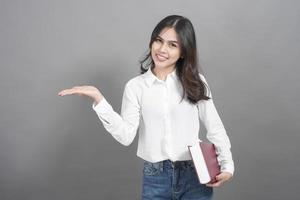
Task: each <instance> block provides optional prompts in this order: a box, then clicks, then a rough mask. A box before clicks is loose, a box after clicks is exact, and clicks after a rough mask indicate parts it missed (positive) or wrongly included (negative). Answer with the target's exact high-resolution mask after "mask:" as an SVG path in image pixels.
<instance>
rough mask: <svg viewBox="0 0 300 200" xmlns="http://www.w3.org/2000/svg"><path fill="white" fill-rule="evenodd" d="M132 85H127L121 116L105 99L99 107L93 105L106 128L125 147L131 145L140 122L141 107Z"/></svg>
mask: <svg viewBox="0 0 300 200" xmlns="http://www.w3.org/2000/svg"><path fill="white" fill-rule="evenodd" d="M130 83H131V82H128V83H127V84H126V85H125V89H124V93H123V98H122V107H121V115H119V114H118V113H117V112H115V111H114V110H113V108H112V106H111V105H110V104H109V103H108V102H107V100H106V99H105V98H104V97H103V99H102V100H101V101H100V102H99V103H98V104H97V105H96V104H95V102H93V105H92V107H93V109H94V111H95V112H96V114H97V115H98V117H99V119H100V121H101V122H102V124H103V126H104V128H105V129H106V130H107V131H108V132H109V133H110V134H111V135H112V136H113V137H114V138H115V139H116V140H117V141H118V142H120V143H121V144H123V145H125V146H128V145H130V144H131V143H132V141H133V140H134V137H135V135H136V133H137V129H138V126H139V120H140V105H139V102H138V98H137V95H136V92H135V91H134V89H133V87H132V86H131V84H130Z"/></svg>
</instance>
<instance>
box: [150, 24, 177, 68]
mask: <svg viewBox="0 0 300 200" xmlns="http://www.w3.org/2000/svg"><path fill="white" fill-rule="evenodd" d="M180 53H181V52H180V44H179V41H178V39H177V33H176V32H175V30H174V28H169V27H166V28H164V29H163V30H162V31H161V32H160V34H159V35H158V37H157V38H156V39H155V40H154V41H153V43H152V46H151V57H152V59H153V62H154V64H155V67H157V68H160V69H173V68H174V67H175V64H176V61H177V60H178V59H179V58H180Z"/></svg>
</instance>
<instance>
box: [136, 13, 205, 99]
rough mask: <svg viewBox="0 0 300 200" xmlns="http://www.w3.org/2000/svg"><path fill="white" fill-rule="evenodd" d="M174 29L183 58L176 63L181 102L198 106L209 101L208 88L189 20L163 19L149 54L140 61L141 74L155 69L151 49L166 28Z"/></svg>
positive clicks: (155, 33)
mask: <svg viewBox="0 0 300 200" xmlns="http://www.w3.org/2000/svg"><path fill="white" fill-rule="evenodd" d="M167 27H168V28H174V30H175V32H176V33H177V36H178V39H179V43H180V44H181V45H180V48H181V57H180V58H179V59H178V60H177V62H176V65H175V67H176V75H177V76H178V78H179V80H180V82H181V85H182V88H183V94H182V99H181V101H182V100H183V99H184V98H185V97H186V98H187V100H188V101H189V102H190V103H192V104H196V103H197V102H198V101H199V100H202V99H203V100H208V99H210V97H209V96H208V95H207V94H208V89H209V88H208V86H207V85H206V84H205V82H203V81H202V80H201V78H200V76H199V71H198V57H197V45H196V36H195V31H194V27H193V25H192V23H191V21H190V20H189V19H187V18H186V17H183V16H179V15H169V16H167V17H165V18H164V19H162V20H161V21H160V22H159V23H158V24H157V25H156V27H155V28H154V30H153V32H152V34H151V39H150V43H149V49H148V53H147V54H146V56H145V58H144V59H142V60H141V61H140V65H141V67H140V69H141V74H143V73H145V72H146V71H147V70H148V69H149V67H151V68H154V67H155V66H154V61H153V59H152V56H151V47H152V44H153V42H154V41H155V40H156V38H157V37H158V35H159V34H160V33H161V31H162V30H163V29H164V28H167Z"/></svg>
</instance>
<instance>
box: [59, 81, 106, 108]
mask: <svg viewBox="0 0 300 200" xmlns="http://www.w3.org/2000/svg"><path fill="white" fill-rule="evenodd" d="M73 94H75V95H79V96H87V97H90V98H92V99H93V100H94V101H95V102H96V103H97V104H98V103H99V102H100V101H101V100H102V98H103V95H102V94H101V92H100V91H99V90H98V89H97V88H96V87H94V86H90V85H83V86H75V87H73V88H70V89H64V90H62V91H60V92H59V93H58V95H59V96H65V95H73Z"/></svg>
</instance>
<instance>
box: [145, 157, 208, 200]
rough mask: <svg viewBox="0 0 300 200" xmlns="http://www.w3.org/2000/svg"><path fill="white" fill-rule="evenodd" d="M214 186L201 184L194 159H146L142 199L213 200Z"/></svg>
mask: <svg viewBox="0 0 300 200" xmlns="http://www.w3.org/2000/svg"><path fill="white" fill-rule="evenodd" d="M212 197H213V188H212V187H208V186H206V185H205V184H200V182H199V180H198V177H197V174H196V171H195V167H194V164H193V161H191V160H188V161H176V162H172V161H170V160H164V161H160V162H156V163H151V162H148V161H144V169H143V187H142V200H196V199H197V200H211V199H212Z"/></svg>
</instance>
